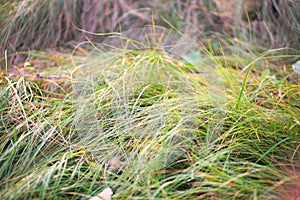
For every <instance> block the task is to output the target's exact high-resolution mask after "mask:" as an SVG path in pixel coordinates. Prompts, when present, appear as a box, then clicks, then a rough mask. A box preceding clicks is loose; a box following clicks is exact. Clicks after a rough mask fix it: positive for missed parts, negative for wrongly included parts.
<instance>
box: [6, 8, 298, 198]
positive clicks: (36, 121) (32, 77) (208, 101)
mask: <svg viewBox="0 0 300 200" xmlns="http://www.w3.org/2000/svg"><path fill="white" fill-rule="evenodd" d="M41 5H44V4H41ZM6 6H7V5H6ZM39 6H40V5H39ZM16 19H18V18H16ZM152 23H153V22H152ZM35 25H36V24H35ZM173 28H175V27H173ZM49 31H52V30H48V32H49ZM199 34H201V33H200V32H199ZM216 35H217V34H214V38H211V39H207V40H203V43H202V41H201V42H199V40H196V39H195V38H192V37H189V36H187V35H185V34H183V33H181V32H180V31H179V30H174V29H172V30H171V29H167V28H163V27H160V26H155V25H153V26H148V27H146V28H139V29H131V30H130V31H125V32H123V33H122V34H116V33H115V34H114V36H111V34H107V35H105V36H106V39H105V40H104V41H103V42H101V43H96V42H91V41H87V42H82V43H80V44H78V45H76V47H75V48H65V47H64V48H63V49H56V50H47V51H46V50H36V51H34V50H31V51H22V52H18V55H21V56H23V57H27V58H28V59H27V60H26V61H24V62H20V63H17V64H14V65H10V62H9V57H10V55H8V56H3V59H2V61H3V62H2V64H3V65H4V68H3V69H2V71H1V75H0V85H1V89H0V133H1V135H0V138H1V140H0V141H1V142H0V151H1V155H0V196H1V198H3V199H89V198H91V197H94V196H95V195H97V194H99V193H100V192H101V191H103V190H104V189H105V188H111V190H112V191H113V195H112V199H213V200H217V199H297V198H299V197H300V194H299V191H300V168H299V167H300V165H299V163H300V151H299V147H300V143H299V141H300V138H299V137H300V135H299V133H300V85H299V78H300V75H299V73H298V72H299V69H298V68H296V67H295V66H296V65H293V66H294V69H293V68H292V64H291V63H290V62H291V60H298V59H299V56H300V54H299V50H297V49H292V48H288V47H285V48H277V49H274V48H272V49H270V48H266V47H265V46H263V45H257V44H255V42H253V41H246V40H241V39H238V38H235V37H227V38H224V37H222V36H220V37H219V38H218V39H215V38H216V37H215V36H216ZM40 37H42V36H40ZM273 38H274V37H273ZM27 42H30V41H27ZM46 42H47V41H46ZM48 42H49V41H48ZM43 45H44V43H43ZM295 69H296V70H295ZM297 69H298V71H297ZM108 199H109V198H108Z"/></svg>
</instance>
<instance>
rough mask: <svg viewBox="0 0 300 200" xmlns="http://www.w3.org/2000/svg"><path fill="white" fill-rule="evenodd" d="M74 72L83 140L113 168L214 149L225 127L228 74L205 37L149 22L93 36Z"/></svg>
mask: <svg viewBox="0 0 300 200" xmlns="http://www.w3.org/2000/svg"><path fill="white" fill-rule="evenodd" d="M91 46H92V50H91V51H90V53H89V55H87V56H86V57H84V58H80V59H79V61H78V63H77V68H76V70H75V71H74V73H73V80H74V90H75V91H74V94H75V100H74V106H75V108H76V110H77V111H76V113H75V119H74V123H75V127H76V130H77V137H78V138H79V139H80V142H81V144H82V145H83V146H84V148H85V149H86V150H87V151H88V152H89V153H90V155H91V156H92V157H93V159H94V160H95V161H96V162H97V163H98V164H99V165H103V167H105V168H106V169H109V170H110V171H125V170H126V171H127V172H128V171H132V172H134V173H136V172H139V173H140V172H145V173H148V172H151V171H155V170H161V169H167V168H169V167H172V165H176V164H178V163H180V161H181V160H184V159H185V156H186V151H187V149H188V148H189V147H190V146H191V145H198V144H201V145H203V152H199V153H201V154H202V153H203V154H206V153H209V152H210V151H211V150H212V149H213V148H214V146H215V145H216V143H217V141H218V137H219V135H220V134H221V132H222V124H223V122H222V120H223V117H224V112H223V111H222V106H224V105H225V102H226V98H225V94H224V88H223V84H222V75H221V73H220V70H219V69H218V66H217V64H215V63H214V61H213V58H212V57H211V56H209V55H208V54H207V53H206V50H205V49H204V47H202V46H201V45H199V44H197V43H196V42H195V41H194V40H193V39H191V38H190V37H188V36H185V35H182V34H180V33H178V32H176V31H174V30H169V29H166V28H162V27H157V26H149V27H145V28H141V29H134V30H129V31H125V32H122V33H120V34H118V35H114V36H110V37H107V39H106V40H105V41H104V42H102V43H101V44H91Z"/></svg>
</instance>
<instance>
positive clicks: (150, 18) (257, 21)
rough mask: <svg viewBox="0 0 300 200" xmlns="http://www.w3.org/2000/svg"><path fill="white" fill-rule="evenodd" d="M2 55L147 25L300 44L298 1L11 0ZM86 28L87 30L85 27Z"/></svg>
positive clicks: (0, 24) (269, 44)
mask: <svg viewBox="0 0 300 200" xmlns="http://www.w3.org/2000/svg"><path fill="white" fill-rule="evenodd" d="M0 5H1V7H0V9H1V10H0V13H1V16H0V39H1V46H0V53H1V57H2V60H1V61H2V62H1V63H2V67H3V63H4V62H3V61H4V59H3V57H4V52H5V51H6V50H7V54H8V57H9V60H8V61H9V64H10V65H12V64H14V63H20V62H24V59H25V58H24V56H23V57H22V56H20V55H18V53H17V52H22V51H29V50H44V49H49V48H52V49H56V50H58V47H64V49H65V47H70V46H71V47H73V46H74V45H75V44H77V43H78V42H81V41H85V40H86V39H87V38H88V39H89V40H92V41H97V42H99V41H102V40H103V36H102V37H101V36H95V35H93V34H90V33H107V32H114V31H121V30H122V31H124V30H129V29H133V28H138V27H144V26H145V25H149V24H150V25H151V24H153V23H155V24H156V25H161V26H164V27H167V28H175V29H177V30H179V31H181V32H183V33H185V34H188V35H190V36H192V37H198V38H200V39H201V40H203V41H205V40H206V39H207V38H210V39H212V38H218V39H221V38H222V37H223V38H225V39H226V38H237V39H239V40H242V41H247V42H251V45H259V46H262V47H265V48H278V47H291V48H297V47H298V46H299V43H300V36H299V35H300V34H299V32H300V25H299V20H298V19H299V15H300V14H299V10H300V3H299V1H295V0H288V1H287V0H263V1H262V0H232V1H226V0H176V1H171V0H153V1H138V0H66V1H61V0H27V1H22V0H12V1H4V0H2V1H0ZM83 30H84V31H83Z"/></svg>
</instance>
